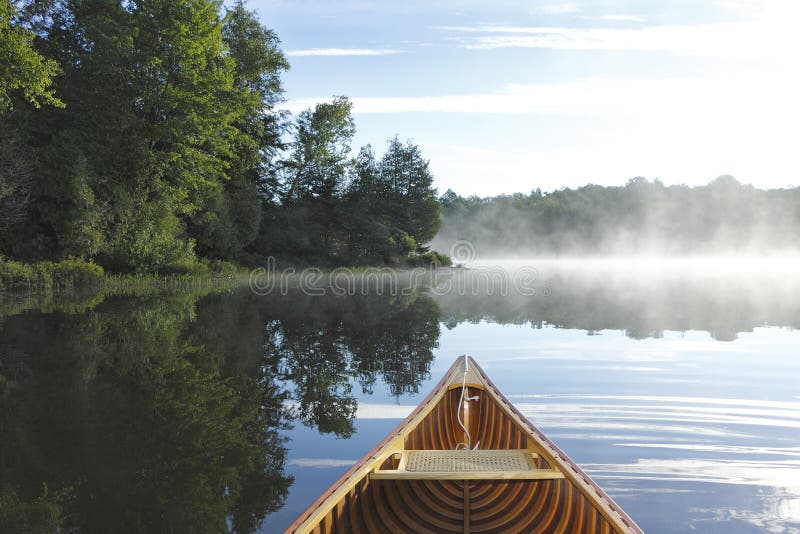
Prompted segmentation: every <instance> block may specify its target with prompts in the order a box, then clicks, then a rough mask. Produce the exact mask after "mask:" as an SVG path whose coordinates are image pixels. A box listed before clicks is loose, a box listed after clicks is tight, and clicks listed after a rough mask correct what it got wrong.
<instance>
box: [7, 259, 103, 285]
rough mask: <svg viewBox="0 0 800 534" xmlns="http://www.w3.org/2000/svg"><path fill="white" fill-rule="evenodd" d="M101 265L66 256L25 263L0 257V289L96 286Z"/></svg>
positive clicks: (99, 281) (99, 279) (99, 276)
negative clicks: (60, 259)
mask: <svg viewBox="0 0 800 534" xmlns="http://www.w3.org/2000/svg"><path fill="white" fill-rule="evenodd" d="M104 275H105V272H104V271H103V268H102V267H100V266H99V265H97V264H95V263H93V262H91V261H88V262H87V261H83V260H80V259H75V258H70V259H68V260H63V261H60V262H58V263H55V262H52V261H43V262H40V263H35V264H25V263H19V262H16V261H6V260H3V259H2V258H0V289H5V290H13V289H51V288H52V289H68V288H73V287H87V286H97V285H100V284H101V283H102V281H103V277H104Z"/></svg>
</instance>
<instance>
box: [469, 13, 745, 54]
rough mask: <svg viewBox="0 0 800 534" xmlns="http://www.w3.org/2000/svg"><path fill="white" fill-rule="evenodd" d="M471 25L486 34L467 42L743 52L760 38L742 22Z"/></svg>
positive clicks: (475, 44) (483, 47) (480, 47)
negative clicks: (617, 25) (618, 25)
mask: <svg viewBox="0 0 800 534" xmlns="http://www.w3.org/2000/svg"><path fill="white" fill-rule="evenodd" d="M618 20H619V19H618ZM472 31H473V32H484V33H486V34H487V35H484V36H479V37H476V38H473V39H469V40H467V41H465V42H464V43H463V47H464V48H468V49H478V50H488V49H497V48H549V49H555V50H611V51H626V50H634V51H660V52H671V53H676V54H683V55H706V56H714V57H735V58H742V57H752V56H754V55H755V54H757V53H758V50H759V44H760V43H759V41H753V40H752V39H750V38H751V37H754V33H755V32H754V31H753V29H752V27H750V26H749V25H747V24H745V23H738V22H716V23H711V24H702V25H663V26H650V27H646V28H637V29H621V28H566V27H502V26H479V27H476V28H474V29H473V30H472Z"/></svg>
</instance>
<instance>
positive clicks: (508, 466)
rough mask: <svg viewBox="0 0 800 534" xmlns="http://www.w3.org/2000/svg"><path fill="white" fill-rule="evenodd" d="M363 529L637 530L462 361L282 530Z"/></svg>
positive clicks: (475, 368)
mask: <svg viewBox="0 0 800 534" xmlns="http://www.w3.org/2000/svg"><path fill="white" fill-rule="evenodd" d="M360 532H364V533H366V532H414V533H417V532H436V533H440V532H471V533H477V532H504V533H505V532H525V533H528V532H539V533H546V532H559V533H587V534H591V533H595V532H596V533H602V534H608V533H639V534H641V533H642V530H641V529H640V528H639V527H638V526H637V525H636V523H635V522H634V521H633V520H632V519H631V518H630V517H629V516H628V515H627V514H626V513H625V512H624V511H623V510H622V508H620V507H619V506H618V505H617V504H616V503H615V502H614V501H613V500H612V499H611V497H609V496H608V495H607V494H606V493H605V492H604V491H603V490H602V489H601V488H600V486H598V485H597V484H596V483H595V482H594V481H593V480H592V479H591V478H589V476H588V475H587V474H586V473H584V472H583V470H581V468H580V467H578V465H577V464H576V463H575V462H573V461H572V460H571V459H570V458H569V457H568V456H567V455H566V454H564V452H563V451H562V450H561V449H559V448H558V447H557V446H556V445H555V444H554V443H553V442H552V441H550V440H549V439H548V438H547V437H546V436H545V435H544V434H542V432H541V431H539V430H538V429H537V428H536V427H535V426H533V425H532V424H531V423H530V422H529V421H528V420H527V419H526V418H525V417H524V416H523V415H522V414H521V413H520V412H519V411H518V410H517V409H516V408H515V407H514V406H513V405H512V404H511V402H509V401H508V399H506V398H505V397H504V396H503V394H502V393H500V391H499V390H498V389H497V387H496V386H495V385H494V384H493V383H492V381H491V380H489V378H488V377H487V376H486V374H485V373H484V372H483V370H482V369H481V368H480V367H478V364H477V363H475V360H473V359H472V358H470V357H468V356H464V357H459V358H458V359H457V360H456V362H455V363H454V364H453V365H452V366H451V367H450V369H449V370H448V371H447V373H446V374H445V376H444V378H442V380H441V381H440V382H439V383H438V384H437V385H436V387H435V389H434V390H433V391H432V392H431V393H430V394H429V395H428V396H427V397H426V398H425V399H424V400H423V401H422V402H421V403H420V405H419V406H418V407H417V408H416V409H415V410H414V411H413V412H412V413H411V415H409V416H408V417H407V418H406V419H405V420H404V421H403V422H402V423H401V424H400V425H399V426H398V427H397V428H395V429H394V430H393V431H392V432H391V433H390V434H389V435H388V436H386V437H385V438H384V439H383V440H382V441H381V442H380V443H378V445H376V446H375V448H374V449H372V450H371V451H370V452H368V453H367V455H366V456H364V457H363V458H362V459H361V460H360V461H358V462H357V463H356V464H355V465H354V466H353V467H352V468H350V469H349V470H348V471H347V472H346V473H345V474H344V475H342V477H341V478H339V480H337V481H336V482H335V483H334V484H333V485H332V486H331V487H330V488H328V489H327V490H326V491H325V492H324V493H323V494H322V495H321V496H320V497H319V498H318V499H317V500H316V501H315V502H314V503H313V504H312V505H311V506H310V507H309V508H308V509H307V510H306V511H305V512H303V513H302V514H301V515H300V517H298V518H297V520H295V522H294V523H292V524H291V525H290V526H289V528H288V529H287V530H286V533H292V534H296V533H314V534H323V533H324V534H329V533H360Z"/></svg>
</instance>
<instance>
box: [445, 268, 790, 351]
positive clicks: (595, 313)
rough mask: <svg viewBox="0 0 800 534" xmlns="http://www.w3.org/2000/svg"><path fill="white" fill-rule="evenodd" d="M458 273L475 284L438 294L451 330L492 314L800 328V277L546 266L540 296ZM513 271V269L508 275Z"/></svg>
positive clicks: (578, 322)
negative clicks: (482, 283) (478, 283)
mask: <svg viewBox="0 0 800 534" xmlns="http://www.w3.org/2000/svg"><path fill="white" fill-rule="evenodd" d="M476 272H477V271H476ZM456 276H460V277H463V278H464V279H465V280H461V281H459V282H458V283H456V282H453V286H454V287H459V286H460V287H465V288H467V290H466V291H461V292H458V291H450V292H447V293H445V294H442V295H437V296H436V297H435V299H436V301H437V303H438V304H439V305H440V306H441V309H442V322H443V324H444V325H445V326H446V327H447V328H453V327H455V326H456V325H458V324H459V323H461V322H478V321H481V320H488V321H493V322H497V323H501V324H526V323H527V324H530V325H531V326H533V327H534V328H541V327H543V326H544V325H550V326H555V327H558V328H571V329H578V330H585V331H587V332H589V333H593V332H598V331H601V330H621V331H623V332H625V335H626V336H628V337H631V338H634V339H645V338H659V337H662V336H663V334H664V332H665V331H667V330H671V331H679V332H684V331H688V330H700V331H706V332H708V333H709V334H710V335H711V337H712V338H713V339H715V340H718V341H732V340H735V339H736V338H737V336H738V334H739V333H740V332H750V331H752V330H753V328H756V327H761V326H784V327H786V326H788V327H792V328H798V327H800V321H799V320H798V318H800V299H799V298H798V296H800V277H797V276H781V277H776V276H775V275H774V274H770V273H762V274H754V273H751V274H748V275H728V276H720V275H719V273H713V272H710V273H705V272H691V271H687V272H672V271H664V272H645V273H641V272H640V273H636V272H628V271H624V270H618V269H617V270H613V269H607V270H604V269H596V268H589V267H578V268H572V269H564V268H562V269H547V268H542V269H541V270H539V272H538V276H537V278H536V283H535V287H534V289H535V290H536V293H535V294H534V295H524V294H521V293H520V292H518V291H514V287H513V284H511V288H510V290H509V291H508V292H507V293H506V294H503V292H502V291H501V290H500V289H501V288H499V287H496V286H495V287H479V288H478V290H477V291H472V290H471V289H472V287H473V284H472V283H471V282H470V278H471V277H474V276H475V273H473V272H471V271H469V270H465V271H464V272H461V273H458V274H457V275H456ZM513 276H514V274H513V270H509V271H508V277H509V278H513Z"/></svg>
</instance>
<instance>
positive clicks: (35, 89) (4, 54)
mask: <svg viewBox="0 0 800 534" xmlns="http://www.w3.org/2000/svg"><path fill="white" fill-rule="evenodd" d="M17 18H18V14H17V12H16V10H15V9H14V4H13V3H12V1H11V0H0V58H2V60H0V116H2V115H3V114H4V113H7V112H8V111H10V110H11V109H12V108H13V107H14V104H13V100H12V97H13V95H14V93H16V92H20V93H21V94H22V97H23V99H24V100H25V101H26V102H28V103H30V104H31V105H33V106H34V107H36V108H38V107H40V106H41V105H42V104H48V105H51V106H55V107H63V106H64V104H63V103H62V102H61V101H60V100H59V99H58V98H56V96H55V91H54V90H53V88H52V87H51V83H52V78H53V76H55V75H56V73H57V72H58V64H57V63H56V62H55V61H53V60H52V59H46V58H45V57H43V56H42V55H41V54H39V53H38V52H37V51H36V50H35V48H34V47H33V40H34V37H35V35H34V33H33V32H31V31H30V30H28V29H27V28H24V27H22V26H20V24H19V20H17Z"/></svg>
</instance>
